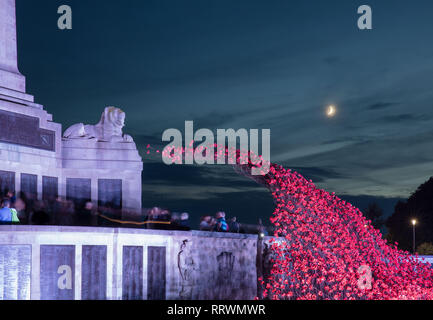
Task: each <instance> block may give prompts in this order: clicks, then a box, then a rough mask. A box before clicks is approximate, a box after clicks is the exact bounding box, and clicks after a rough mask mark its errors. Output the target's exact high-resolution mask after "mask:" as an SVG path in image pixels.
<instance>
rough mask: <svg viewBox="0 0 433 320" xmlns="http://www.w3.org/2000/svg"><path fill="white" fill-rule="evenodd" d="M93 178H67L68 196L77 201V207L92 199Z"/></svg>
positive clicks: (69, 198) (68, 198)
mask: <svg viewBox="0 0 433 320" xmlns="http://www.w3.org/2000/svg"><path fill="white" fill-rule="evenodd" d="M91 184H92V180H90V179H72V178H68V179H66V198H67V200H72V201H73V202H74V203H75V208H76V209H77V208H78V209H81V208H83V207H84V205H85V204H86V202H89V201H91V197H92V194H91V192H92V190H91Z"/></svg>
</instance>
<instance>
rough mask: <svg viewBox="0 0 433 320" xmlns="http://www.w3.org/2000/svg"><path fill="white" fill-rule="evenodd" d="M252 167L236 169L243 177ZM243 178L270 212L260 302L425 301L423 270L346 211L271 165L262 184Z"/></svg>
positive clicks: (427, 268) (427, 280)
mask: <svg viewBox="0 0 433 320" xmlns="http://www.w3.org/2000/svg"><path fill="white" fill-rule="evenodd" d="M148 147H149V146H148ZM148 149H149V148H148ZM165 152H167V151H165ZM226 154H227V149H226ZM247 155H248V156H251V155H250V154H247ZM237 156H238V158H240V157H245V153H243V152H239V151H238V154H237ZM256 158H257V157H256ZM174 161H175V159H174ZM259 163H260V161H257V160H256V161H254V162H252V161H250V162H249V165H244V166H237V167H236V169H237V171H239V172H240V173H242V174H245V175H250V172H251V168H252V167H253V166H254V167H256V168H257V167H260V164H259ZM250 177H252V178H254V179H255V180H256V181H257V182H259V183H261V184H263V185H265V186H266V187H267V188H268V189H269V190H270V192H271V194H272V197H273V199H274V201H275V204H276V208H275V211H274V213H273V215H272V217H271V222H272V223H273V224H274V226H275V227H276V231H275V237H274V238H273V239H272V240H271V243H270V247H271V250H272V257H273V258H272V261H271V262H272V264H273V267H272V270H271V272H270V275H269V276H268V277H266V279H259V281H261V283H262V285H263V286H264V288H265V289H264V292H263V297H264V298H266V299H291V300H292V299H298V300H316V299H324V300H343V299H345V300H346V299H347V300H362V299H404V300H407V299H433V270H432V268H431V265H430V264H429V263H424V262H422V261H420V260H419V259H418V258H417V257H415V258H414V257H412V256H411V255H410V254H409V253H408V252H404V251H401V250H399V249H398V248H397V244H387V243H386V241H385V240H384V239H383V238H382V235H381V233H380V232H379V231H378V230H375V229H374V227H373V226H372V225H371V222H370V221H368V220H367V219H366V218H365V217H364V216H363V215H362V213H361V212H360V211H359V210H358V209H357V208H355V207H354V206H352V205H351V204H350V203H347V202H345V201H343V200H341V199H339V198H338V197H337V196H335V194H334V193H328V192H326V191H324V190H321V189H319V188H317V187H316V186H315V185H314V183H313V182H312V181H311V180H310V181H308V180H306V179H305V178H304V177H302V176H301V175H300V174H298V173H297V172H294V171H292V170H290V169H284V168H283V167H282V166H279V165H275V164H272V165H271V169H270V172H269V173H267V174H266V175H264V176H254V177H253V176H250Z"/></svg>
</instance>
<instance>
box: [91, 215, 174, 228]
mask: <svg viewBox="0 0 433 320" xmlns="http://www.w3.org/2000/svg"><path fill="white" fill-rule="evenodd" d="M98 216H99V217H101V218H103V219H106V220H108V221H111V222H114V223H120V224H133V225H137V226H144V225H146V224H150V223H155V224H166V225H169V224H171V222H166V221H143V222H137V221H123V220H118V219H112V218H109V217H107V216H104V215H103V214H99V215H98Z"/></svg>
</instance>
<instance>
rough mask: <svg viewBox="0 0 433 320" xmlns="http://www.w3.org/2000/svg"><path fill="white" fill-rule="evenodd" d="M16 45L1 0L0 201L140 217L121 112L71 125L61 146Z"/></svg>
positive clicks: (132, 154) (137, 176)
mask: <svg viewBox="0 0 433 320" xmlns="http://www.w3.org/2000/svg"><path fill="white" fill-rule="evenodd" d="M16 38H17V37H16V17H15V0H0V197H1V196H3V195H4V193H5V192H6V191H15V192H16V193H17V194H19V192H20V191H23V192H25V193H26V194H27V195H28V196H31V197H32V198H37V199H39V200H53V199H55V198H56V197H57V196H62V197H67V198H70V199H71V200H74V201H75V202H76V204H77V203H78V204H79V205H83V204H85V202H87V201H93V202H94V203H95V204H99V205H100V206H109V207H114V208H117V209H120V208H122V209H129V210H134V211H136V212H141V172H142V169H143V164H142V161H141V158H140V156H139V154H138V151H137V148H136V146H135V143H134V142H133V139H132V137H130V136H127V135H123V133H122V128H123V126H124V123H125V113H124V112H123V111H122V110H120V109H118V108H114V107H109V108H106V109H105V111H104V113H103V115H102V118H101V121H100V123H98V124H97V125H95V126H92V125H84V124H77V125H75V126H73V127H71V128H69V129H68V130H66V132H65V136H66V138H68V139H64V140H62V126H61V124H59V123H55V122H53V117H52V115H51V114H49V113H47V112H46V111H45V110H44V108H43V106H42V105H40V104H37V103H35V102H34V98H33V96H32V95H29V94H27V93H26V81H25V77H24V76H23V75H21V73H20V72H19V70H18V63H17V39H16Z"/></svg>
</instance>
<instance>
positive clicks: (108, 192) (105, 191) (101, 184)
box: [98, 179, 122, 209]
mask: <svg viewBox="0 0 433 320" xmlns="http://www.w3.org/2000/svg"><path fill="white" fill-rule="evenodd" d="M98 206H100V207H109V208H113V209H122V180H114V179H99V180H98Z"/></svg>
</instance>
